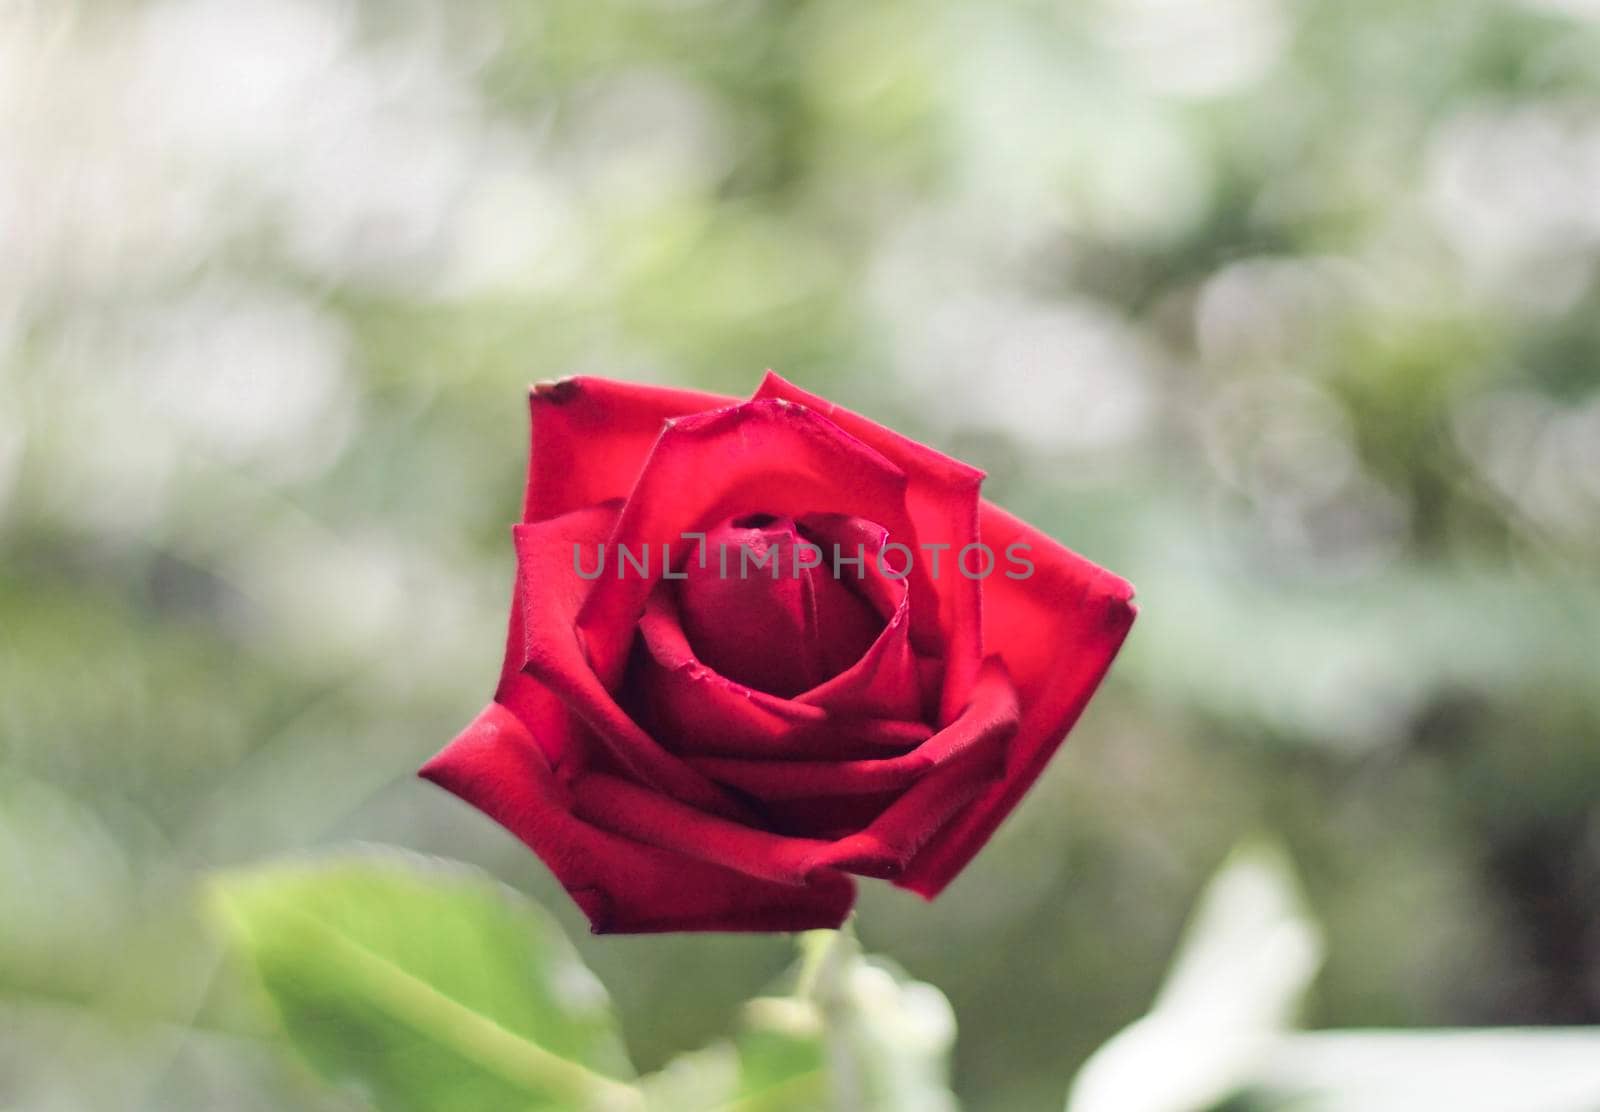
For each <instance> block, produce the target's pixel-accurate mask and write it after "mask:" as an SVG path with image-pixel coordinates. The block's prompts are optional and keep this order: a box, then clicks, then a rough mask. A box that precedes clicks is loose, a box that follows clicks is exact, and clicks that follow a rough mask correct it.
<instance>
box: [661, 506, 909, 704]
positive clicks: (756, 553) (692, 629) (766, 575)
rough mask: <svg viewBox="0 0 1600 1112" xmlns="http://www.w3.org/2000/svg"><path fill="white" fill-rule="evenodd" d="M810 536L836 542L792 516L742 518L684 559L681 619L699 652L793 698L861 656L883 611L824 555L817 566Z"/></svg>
mask: <svg viewBox="0 0 1600 1112" xmlns="http://www.w3.org/2000/svg"><path fill="white" fill-rule="evenodd" d="M808 545H811V546H815V547H817V548H820V549H822V550H824V551H830V550H829V549H828V548H827V546H826V545H818V544H816V542H815V541H814V540H813V538H811V537H810V536H809V534H807V533H803V532H802V531H801V527H800V525H799V523H797V522H796V521H795V520H794V519H793V518H787V517H777V518H774V517H762V518H760V519H759V520H751V519H750V518H734V519H733V520H731V521H727V522H723V523H722V524H720V525H717V526H716V527H714V528H712V529H710V530H709V531H708V532H707V534H706V551H707V559H706V560H705V561H704V562H703V564H702V562H701V561H700V560H698V559H694V558H690V559H688V560H687V561H685V564H684V568H683V571H682V574H683V575H684V576H685V577H686V578H685V579H684V580H683V581H682V582H681V583H679V584H678V585H677V587H678V589H677V596H678V614H679V620H680V622H681V623H682V625H683V629H684V633H685V634H686V635H687V636H688V638H689V641H690V643H691V644H692V645H693V646H694V651H695V655H696V656H697V657H699V658H700V659H701V660H702V661H703V662H705V663H706V664H707V665H709V666H710V667H712V668H715V669H716V670H717V671H718V672H721V673H722V674H723V675H725V676H727V677H728V678H729V679H732V680H736V681H738V682H740V683H743V684H746V685H748V686H750V687H753V688H755V689H756V690H758V691H766V692H770V693H771V694H774V695H779V696H783V697H785V698H790V697H793V696H795V695H798V694H799V693H800V692H802V691H806V690H809V689H810V688H813V687H815V686H817V685H818V684H819V683H822V682H824V681H826V680H829V679H832V678H833V677H834V676H837V675H838V674H839V673H840V672H843V671H844V670H845V669H846V668H848V667H850V666H851V665H852V664H854V663H855V662H856V661H857V660H859V659H860V658H861V656H862V654H863V653H865V652H866V651H867V649H868V648H869V647H870V646H871V645H872V643H873V641H874V640H876V639H877V636H878V634H879V632H880V631H881V630H882V629H883V625H884V620H883V618H882V617H881V616H880V615H879V614H878V612H877V611H876V610H875V609H874V608H873V606H872V603H871V602H870V601H868V599H866V598H864V597H863V596H862V594H860V593H858V592H856V591H855V590H853V589H852V587H851V586H850V584H849V583H848V582H847V581H843V580H841V579H839V578H835V576H834V575H833V569H832V568H831V567H829V566H828V563H827V560H826V558H824V561H823V564H822V565H821V566H817V567H812V566H810V561H811V559H813V558H814V556H813V555H812V554H810V553H808V552H807V551H806V550H805V547H804V546H808ZM713 553H715V554H716V555H714V556H713V555H712V554H713ZM724 554H726V556H724ZM752 559H753V560H755V561H760V563H752ZM724 565H726V567H725V566H724ZM769 567H770V570H768V568H769ZM663 586H666V584H663ZM657 593H659V591H658V592H657ZM904 593H905V592H904V591H903V590H902V591H901V594H904Z"/></svg>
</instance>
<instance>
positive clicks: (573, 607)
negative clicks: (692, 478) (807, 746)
mask: <svg viewBox="0 0 1600 1112" xmlns="http://www.w3.org/2000/svg"><path fill="white" fill-rule="evenodd" d="M616 515H617V508H616V506H615V505H614V504H607V505H603V506H594V507H590V508H589V509H585V510H576V511H574V512H572V513H570V514H564V515H562V516H561V517H557V518H552V519H550V520H548V521H541V522H538V523H536V524H533V525H518V526H516V528H514V529H513V530H512V533H513V536H514V537H515V539H516V547H517V575H518V578H519V580H520V588H521V595H522V604H523V646H522V649H523V669H524V670H525V671H526V672H527V673H528V674H529V675H530V676H532V677H533V678H534V679H536V680H538V681H539V682H540V683H541V684H543V685H544V686H545V687H547V688H549V689H550V690H551V691H552V692H554V693H555V694H556V695H558V696H560V698H561V699H562V701H563V702H564V703H566V705H567V707H568V708H569V709H570V710H571V711H572V713H573V714H575V715H576V716H577V717H578V718H580V719H582V720H583V722H584V723H585V724H587V725H588V726H589V727H590V729H591V730H593V731H594V734H595V735H596V736H597V737H598V738H599V739H600V740H601V741H602V742H603V743H604V744H605V746H606V749H607V753H608V755H609V756H610V758H611V759H613V760H614V761H616V763H618V764H619V765H621V766H622V767H623V768H625V769H627V770H628V772H629V773H631V774H632V775H633V776H635V777H637V778H638V779H639V780H640V781H641V782H643V783H646V784H650V785H653V786H654V787H656V788H658V789H660V790H661V791H664V792H668V793H670V794H672V795H674V796H676V797H677V798H679V799H682V800H685V801H686V802H688V803H691V804H693V805H694V806H697V807H704V808H706V809H707V810H710V811H713V812H715V813H717V814H723V815H729V816H733V817H739V818H748V817H750V816H749V811H748V809H747V808H746V807H744V806H743V805H742V804H741V803H740V802H739V801H738V800H736V799H734V798H733V797H732V796H731V795H730V794H729V793H727V792H726V791H724V790H722V789H721V788H719V787H718V786H717V785H716V784H714V783H713V782H712V781H710V780H709V779H707V778H706V777H705V776H704V775H703V774H702V773H700V772H698V771H696V770H695V769H694V768H692V767H690V766H689V765H687V764H685V763H684V762H683V761H681V760H680V759H678V758H677V757H675V756H673V755H672V754H671V753H669V752H667V750H665V749H663V748H662V747H661V745H660V744H658V743H657V742H656V741H655V739H653V738H651V737H650V736H649V735H648V734H646V733H645V732H644V730H642V729H640V728H639V725H638V723H636V722H634V721H633V719H632V718H630V717H629V716H628V714H627V712H626V711H624V710H623V709H622V708H621V707H620V706H618V705H617V702H616V700H615V699H614V698H613V697H612V695H611V693H610V692H609V691H608V690H606V688H605V686H604V685H602V684H601V682H600V680H599V679H598V678H597V677H596V676H595V674H594V672H593V671H592V670H591V669H590V667H589V662H588V659H587V656H586V653H585V651H584V648H585V647H584V645H583V644H582V643H581V641H580V639H579V634H578V631H577V629H576V627H575V625H574V618H575V616H576V615H577V613H578V609H579V607H580V606H581V605H582V603H583V598H584V591H585V588H586V587H587V586H588V584H587V583H586V582H585V581H584V580H583V578H582V577H581V576H580V575H579V574H578V571H577V568H576V567H575V564H574V561H575V559H579V558H580V557H579V556H575V555H574V551H575V546H576V550H577V551H578V552H579V553H584V552H594V551H596V550H597V549H598V546H599V545H600V544H601V543H602V542H603V540H604V538H605V537H606V536H607V535H608V534H609V533H610V531H611V529H612V528H613V523H614V522H615V521H616ZM581 558H582V559H584V561H585V562H586V563H587V560H588V559H589V557H587V556H583V557H581ZM632 633H633V630H632V628H631V626H630V628H629V630H628V634H629V636H630V637H631V636H632Z"/></svg>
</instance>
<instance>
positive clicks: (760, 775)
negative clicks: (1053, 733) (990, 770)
mask: <svg viewBox="0 0 1600 1112" xmlns="http://www.w3.org/2000/svg"><path fill="white" fill-rule="evenodd" d="M1017 724H1018V709H1017V695H1016V691H1015V690H1014V688H1013V687H1012V684H1011V680H1010V678H1009V677H1008V676H1007V675H1006V670H1005V667H1004V666H1003V665H1002V664H1001V663H1000V661H999V659H998V658H993V657H991V658H990V660H989V661H987V662H985V665H984V668H983V669H982V671H980V672H979V681H978V684H977V686H976V687H974V689H973V700H972V702H971V703H970V704H968V706H967V708H966V709H965V710H964V711H963V712H962V713H961V714H960V715H959V716H958V717H957V718H956V720H955V721H954V722H952V723H950V725H948V726H946V727H945V728H944V729H942V730H940V731H939V732H938V733H936V734H934V735H932V736H931V737H930V738H928V740H926V741H924V742H923V743H922V744H921V745H918V746H917V747H916V748H915V749H913V750H911V751H910V752H908V753H902V754H899V755H896V756H892V757H881V758H871V759H866V760H844V761H818V760H811V761H805V760H800V761H793V760H761V759H751V758H744V757H692V758H690V763H692V764H693V765H694V766H695V767H696V768H698V769H700V770H701V771H702V772H705V773H706V774H707V775H708V776H710V777H712V778H713V779H715V780H718V781H720V782H721V783H724V784H727V785H729V786H730V787H734V788H738V789H739V790H741V791H745V792H749V793H750V794H751V795H754V796H756V797H757V798H759V799H761V800H763V801H765V800H781V799H805V798H821V797H827V796H838V795H871V794H877V793H887V792H895V791H903V790H904V789H906V788H909V787H910V786H911V785H912V784H915V783H917V782H918V781H920V780H922V779H923V778H925V777H926V776H928V775H930V774H931V773H933V772H934V771H936V770H938V769H939V768H941V767H943V766H945V765H947V764H949V763H951V762H952V761H955V760H957V759H958V758H960V757H961V756H962V755H963V754H964V753H966V752H967V751H968V750H969V749H973V748H976V747H987V748H989V749H990V750H992V751H993V752H994V753H995V754H999V753H1000V752H1001V751H1002V750H1003V748H1004V746H1005V743H1006V741H1007V740H1008V739H1010V737H1011V736H1012V734H1014V733H1015V732H1016V729H1017Z"/></svg>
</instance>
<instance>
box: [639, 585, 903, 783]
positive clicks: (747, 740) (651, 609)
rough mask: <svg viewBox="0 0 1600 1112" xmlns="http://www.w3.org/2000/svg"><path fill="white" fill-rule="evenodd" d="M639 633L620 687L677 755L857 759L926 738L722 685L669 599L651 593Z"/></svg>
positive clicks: (886, 722)
mask: <svg viewBox="0 0 1600 1112" xmlns="http://www.w3.org/2000/svg"><path fill="white" fill-rule="evenodd" d="M639 630H640V633H641V635H642V636H641V638H640V641H641V644H642V646H643V652H641V653H640V654H639V659H638V660H637V661H636V668H637V675H635V673H633V672H630V673H629V682H628V683H627V684H626V686H627V687H628V688H629V689H630V690H635V691H638V692H641V693H642V695H641V703H642V706H641V707H640V708H638V709H640V710H641V711H642V712H643V713H644V714H645V715H646V716H647V717H648V719H649V721H650V723H651V724H652V726H653V727H655V729H654V730H653V732H654V733H655V734H656V736H658V737H660V738H661V739H662V741H663V744H667V745H669V746H670V747H671V748H672V749H673V750H674V751H675V752H678V753H682V754H691V753H698V754H723V755H738V756H747V757H748V756H752V755H756V756H763V757H785V756H787V757H800V756H809V757H828V756H833V757H852V756H855V757H859V756H863V755H866V754H882V753H884V752H885V751H901V750H905V749H908V748H910V747H911V746H913V745H917V744H920V743H921V742H922V741H924V740H925V739H926V738H927V737H929V736H930V734H931V733H932V731H931V730H929V728H928V727H927V726H925V725H923V724H922V723H921V722H917V721H906V720H900V719H892V718H876V717H870V716H861V715H846V714H843V713H835V712H832V711H830V709H829V708H828V707H825V706H819V705H815V704H813V703H808V702H801V701H797V700H793V699H783V698H780V697H778V696H776V695H770V694H768V693H766V692H764V691H757V690H755V689H754V688H751V687H747V686H745V685H744V684H741V683H737V682H735V681H734V680H730V679H728V678H727V677H726V676H724V675H722V674H721V673H719V672H717V671H715V670H713V669H711V668H709V667H707V666H706V665H705V664H704V663H702V662H701V661H700V660H699V659H698V658H697V657H696V656H695V655H694V650H693V648H692V647H691V646H690V645H689V641H688V638H687V637H685V636H684V633H683V629H682V627H681V626H680V625H679V623H678V619H677V613H676V608H675V606H674V604H673V601H672V598H671V595H670V593H668V592H665V591H662V590H657V591H655V592H653V593H652V594H651V596H650V598H649V600H648V601H647V603H646V605H645V613H644V617H643V618H642V619H641V620H640V622H639ZM888 636H889V637H890V638H891V639H893V638H894V637H896V636H901V637H903V630H902V633H901V634H899V635H896V634H892V633H891V634H888ZM868 652H869V654H870V653H871V652H872V650H868ZM869 666H870V665H869ZM893 705H894V704H891V706H893Z"/></svg>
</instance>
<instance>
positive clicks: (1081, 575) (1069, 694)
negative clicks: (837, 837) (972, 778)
mask: <svg viewBox="0 0 1600 1112" xmlns="http://www.w3.org/2000/svg"><path fill="white" fill-rule="evenodd" d="M983 534H984V537H985V539H986V540H987V542H988V543H989V544H990V545H991V546H992V547H994V548H995V550H996V552H997V553H1003V552H1004V551H1005V549H1006V548H1007V547H1008V546H1010V545H1011V544H1013V543H1014V542H1023V543H1026V544H1028V545H1030V546H1031V548H1030V549H1029V550H1028V551H1027V552H1026V554H1025V555H1026V556H1027V558H1028V559H1029V560H1031V561H1032V562H1033V564H1034V567H1035V570H1034V572H1033V574H1032V575H1031V576H1029V577H1028V578H1026V579H1010V578H1007V577H1006V575H1004V574H995V575H993V576H991V577H990V578H989V579H987V580H985V591H984V615H983V617H984V631H983V632H984V643H985V644H986V645H988V646H989V648H990V650H991V651H992V652H995V653H997V654H998V655H999V656H1000V657H1001V658H1003V659H1004V660H1005V663H1006V667H1007V668H1008V669H1009V670H1010V672H1011V676H1012V679H1013V681H1014V682H1015V684H1016V688H1017V695H1018V698H1019V700H1020V702H1021V705H1022V724H1021V727H1020V728H1019V729H1018V731H1017V735H1016V737H1015V738H1014V739H1013V740H1012V742H1011V745H1010V746H1009V747H1008V750H1007V754H1006V766H1005V777H1004V779H1003V780H1002V781H1001V782H1000V783H998V784H996V785H995V786H994V787H992V788H990V789H989V790H988V791H987V792H985V793H984V795H983V797H982V798H981V799H979V800H978V801H977V802H976V803H975V804H973V806H972V807H970V808H969V809H968V810H967V811H966V812H965V813H963V814H962V815H961V816H960V818H959V819H958V820H957V821H956V822H955V823H953V824H952V825H951V826H950V827H949V828H948V829H946V830H944V831H942V832H940V834H939V835H938V836H937V837H936V838H935V839H934V840H933V841H932V842H930V843H929V845H928V846H927V848H926V849H925V850H924V851H923V852H922V853H921V854H920V855H919V856H918V857H917V859H916V861H915V862H914V863H913V864H912V866H911V868H910V869H909V870H908V871H907V873H906V875H905V876H904V877H902V878H901V880H900V882H899V883H901V884H903V885H904V886H906V887H908V888H911V889H913V890H915V891H917V892H920V893H921V894H922V895H924V896H928V897H930V898H931V897H933V896H935V895H937V894H938V893H939V891H940V890H941V889H943V888H944V886H945V885H946V884H948V883H949V882H950V880H951V879H952V878H953V877H954V876H955V875H956V874H957V873H958V872H960V871H961V869H962V868H963V867H964V866H965V865H966V863H967V862H968V861H969V860H971V859H972V857H973V855H974V854H976V853H977V852H978V850H979V849H981V848H982V847H983V844H984V843H985V842H987V841H988V840H989V836H990V835H991V834H993V833H994V831H995V828H996V827H998V826H999V825H1000V823H1001V821H1002V820H1003V819H1004V818H1005V817H1006V815H1007V814H1009V813H1010V812H1011V809H1012V808H1013V807H1015V806H1016V805H1017V801H1018V800H1020V799H1021V798H1022V796H1023V794H1024V793H1025V792H1026V791H1027V790H1028V788H1030V787H1031V786H1032V785H1033V782H1034V780H1036V779H1037V778H1038V776H1039V773H1040V772H1042V771H1043V770H1044V766H1045V764H1046V762H1048V761H1049V760H1050V757H1051V755H1052V754H1053V753H1054V752H1055V751H1056V748H1057V747H1058V746H1059V745H1060V744H1061V742H1062V740H1063V739H1064V738H1065V737H1066V735H1067V731H1068V730H1070V729H1071V728H1072V724H1073V723H1074V722H1075V721H1077V718H1078V715H1079V714H1081V713H1082V712H1083V708H1084V707H1085V706H1086V705H1087V704H1088V702H1089V698H1090V696H1092V695H1093V694H1094V691H1095V688H1097V687H1098V686H1099V685H1100V681H1101V679H1102V678H1103V677H1104V676H1105V673H1106V670H1107V669H1108V668H1109V667H1110V666H1111V661H1112V659H1113V658H1114V657H1115V656H1116V655H1117V650H1118V649H1119V648H1121V646H1122V642H1123V639H1124V638H1125V637H1126V636H1127V635H1128V628H1129V626H1131V625H1132V624H1133V618H1134V614H1135V613H1136V610H1135V608H1134V606H1133V603H1132V601H1131V600H1132V598H1133V587H1132V586H1131V585H1130V584H1129V583H1127V581H1125V580H1123V579H1121V578H1119V577H1118V576H1116V575H1113V574H1112V573H1111V572H1108V571H1106V570H1105V569H1104V568H1101V567H1097V566H1096V565H1094V564H1092V563H1090V562H1089V561H1088V560H1085V559H1084V558H1083V557H1081V556H1079V555H1077V554H1076V553H1074V552H1071V551H1069V550H1068V549H1066V548H1065V547H1063V546H1062V545H1061V544H1060V543H1058V542H1057V541H1054V540H1052V539H1051V538H1049V537H1047V536H1045V535H1044V534H1043V533H1041V532H1039V531H1038V530H1037V529H1035V528H1033V527H1032V526H1031V525H1027V524H1026V523H1024V522H1021V521H1019V520H1017V519H1016V518H1014V517H1012V516H1011V515H1010V514H1008V513H1006V512H1005V511H1004V510H1001V509H999V508H997V507H995V506H991V505H989V504H988V503H985V504H984V506H983ZM1001 566H1006V565H1005V564H1004V563H1002V565H1001Z"/></svg>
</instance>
